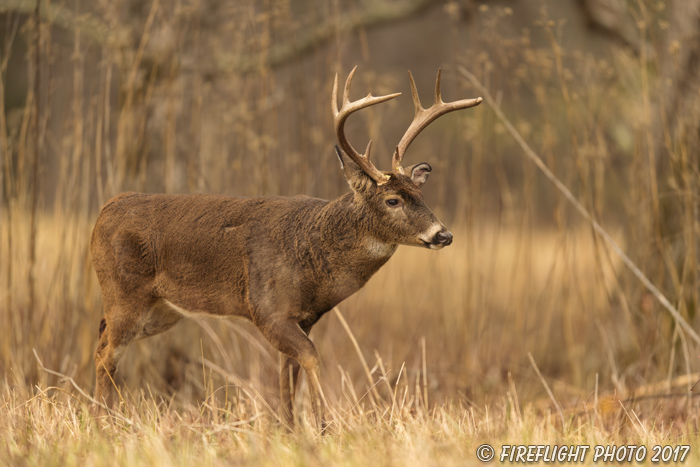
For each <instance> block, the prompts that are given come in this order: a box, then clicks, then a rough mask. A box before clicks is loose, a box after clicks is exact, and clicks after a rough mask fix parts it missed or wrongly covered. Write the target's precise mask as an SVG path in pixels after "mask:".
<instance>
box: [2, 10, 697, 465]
mask: <svg viewBox="0 0 700 467" xmlns="http://www.w3.org/2000/svg"><path fill="white" fill-rule="evenodd" d="M83 3H89V2H81V3H78V2H66V3H65V5H62V6H60V7H59V6H55V5H54V6H52V8H57V9H58V10H56V11H60V13H61V14H60V15H59V14H53V13H51V12H49V13H46V12H43V11H40V12H39V15H38V16H39V17H40V18H41V19H42V21H41V29H40V31H41V35H40V39H39V40H38V42H37V41H36V33H37V22H36V21H35V20H36V18H37V15H36V12H34V11H33V9H32V8H28V7H26V5H25V3H24V2H21V1H20V2H16V4H13V5H14V7H12V8H10V7H6V9H5V10H3V13H2V15H1V16H2V21H0V23H2V24H3V26H2V27H1V28H0V38H2V41H1V42H0V50H1V51H2V55H1V57H2V62H1V65H2V80H1V81H0V83H1V84H2V88H1V89H0V91H2V92H0V96H1V98H2V99H3V101H2V102H0V104H2V105H0V153H1V154H2V157H0V167H2V190H0V193H1V194H2V198H1V199H0V201H1V205H0V207H1V209H2V211H1V217H0V323H1V324H0V326H1V328H0V329H2V337H1V338H0V463H2V464H12V465H25V464H26V465H97V464H112V465H134V464H164V465H171V464H172V465H191V464H192V463H195V462H197V463H200V464H202V465H229V464H231V463H237V464H245V465H248V464H249V465H278V464H295V465H328V464H347V465H367V464H387V465H389V464H400V465H426V464H427V465H464V464H465V463H466V464H472V463H474V464H478V461H477V460H476V458H475V454H474V453H475V450H476V447H477V446H479V445H480V444H482V443H485V442H488V443H491V444H493V445H495V446H497V451H498V446H500V445H501V444H646V445H654V444H674V445H675V444H690V445H691V454H690V458H689V459H688V460H686V462H687V463H688V464H689V465H692V464H693V463H697V462H698V461H700V445H699V443H698V437H697V429H698V398H697V397H695V396H696V392H693V391H692V387H693V385H694V384H695V383H696V382H697V381H698V380H700V374H698V372H699V371H700V368H699V362H698V355H699V352H698V351H699V349H698V345H697V343H695V342H693V340H692V339H690V338H689V336H688V335H686V333H685V332H684V331H683V330H682V329H681V328H679V327H678V326H677V324H676V323H675V322H674V320H673V319H672V318H671V317H670V315H669V314H668V313H667V311H666V310H665V309H664V308H663V307H662V306H660V305H659V304H658V302H657V300H656V298H655V297H654V296H653V295H652V294H650V293H649V291H648V290H646V289H645V288H644V287H643V286H642V285H641V284H640V283H639V281H638V280H637V279H636V278H635V277H634V276H633V275H632V274H630V272H629V271H628V270H627V269H626V268H625V266H624V265H623V264H622V263H621V262H620V261H619V258H617V257H616V255H615V254H614V252H613V251H612V250H610V249H609V248H608V246H607V245H606V244H605V242H603V241H602V240H601V239H600V238H599V237H596V236H595V235H594V233H593V231H592V229H591V228H590V226H589V225H587V224H586V223H585V222H581V221H580V219H579V218H578V217H577V213H576V212H575V211H574V210H573V209H572V208H571V206H570V205H569V204H568V203H567V202H566V200H565V199H564V198H563V196H561V194H560V193H558V192H557V191H556V190H555V189H554V187H553V186H552V185H551V184H549V182H548V181H547V180H546V179H545V178H544V177H542V175H541V174H540V173H539V172H538V171H537V169H536V168H535V167H534V165H532V164H531V163H530V162H529V161H527V160H526V159H524V158H523V157H522V152H521V150H520V148H519V147H518V146H517V145H516V144H515V142H514V141H512V139H511V138H510V136H509V135H508V134H507V132H506V130H505V128H504V125H503V123H502V122H500V121H498V119H497V118H496V117H495V115H494V113H493V112H492V111H491V110H490V109H489V108H488V107H487V106H486V105H482V106H481V107H478V108H476V109H473V110H470V111H467V112H463V115H453V116H450V117H445V118H443V120H445V121H440V123H436V124H435V125H434V127H435V128H431V129H430V130H428V131H426V134H425V135H423V136H421V138H420V139H418V140H417V141H416V142H415V143H414V144H413V145H412V147H411V149H410V150H409V152H408V155H407V158H409V159H410V160H411V161H412V162H411V163H413V162H419V161H421V160H426V161H428V162H430V163H431V164H432V165H433V167H434V169H435V170H434V172H433V175H432V176H431V179H430V181H429V182H428V184H427V185H426V188H425V190H424V191H425V196H426V199H427V202H428V204H429V205H430V206H431V207H434V208H435V209H434V210H435V211H436V213H437V214H438V215H439V216H440V217H441V218H442V219H443V220H444V221H445V223H446V224H447V225H448V226H449V227H450V228H451V230H452V231H453V233H454V234H455V243H454V244H453V245H452V246H451V247H449V248H448V249H445V250H443V251H441V252H438V253H436V252H432V251H427V250H426V251H423V250H417V249H411V248H407V247H402V248H400V249H399V250H398V252H397V253H396V255H395V256H394V257H393V258H392V259H391V261H390V262H389V263H388V264H387V265H386V266H385V267H384V268H383V269H382V270H380V272H379V273H378V274H377V275H376V276H375V277H374V278H373V279H372V280H371V281H370V283H369V284H368V285H367V286H366V287H365V288H364V289H363V290H361V291H360V292H359V293H358V294H356V295H355V296H353V297H351V298H350V299H348V300H347V301H346V302H344V303H342V304H341V305H340V306H339V308H338V309H336V310H334V311H332V312H331V313H329V314H328V315H327V316H325V317H324V318H323V319H322V320H321V322H320V323H319V324H318V325H316V327H315V328H314V330H313V332H312V338H313V340H314V341H315V343H316V345H317V346H318V348H319V352H320V354H321V356H322V361H323V368H322V371H323V372H324V374H325V376H324V390H325V392H326V397H327V399H328V404H329V407H328V412H329V421H330V422H331V423H330V427H329V429H328V432H327V434H326V435H323V436H320V435H319V434H318V433H316V432H315V431H314V430H313V429H312V428H311V427H310V426H309V424H308V422H309V421H310V410H309V407H308V400H307V399H308V397H307V396H308V394H307V389H306V386H305V381H304V380H303V379H302V385H301V386H300V388H299V394H298V395H297V399H296V401H297V405H298V407H300V408H301V409H302V410H301V414H302V415H301V428H300V429H299V431H298V432H296V433H293V434H292V433H287V432H286V431H285V430H284V429H283V428H282V427H280V426H279V424H278V420H277V417H276V415H275V413H276V406H277V403H278V395H277V377H276V373H277V366H278V362H277V355H276V354H275V352H274V351H273V350H272V348H271V347H270V346H269V345H268V344H267V343H266V342H265V341H264V339H263V338H262V337H261V336H259V334H258V333H257V331H256V330H255V329H254V327H253V326H251V325H248V324H247V323H239V322H225V321H224V322H212V321H207V320H201V321H199V320H193V321H189V322H183V323H181V324H179V325H178V326H177V327H176V328H175V329H173V330H171V331H169V332H168V333H165V334H163V335H160V336H157V337H154V338H150V339H147V340H145V341H142V342H138V343H136V344H135V345H133V346H132V348H131V349H130V350H129V351H128V354H127V355H125V357H124V359H123V362H122V364H121V366H120V369H119V373H118V374H119V378H120V380H119V381H117V383H118V386H119V388H120V395H121V398H122V401H123V404H122V405H121V407H120V409H119V411H117V412H114V413H112V414H111V415H110V416H107V417H100V418H95V417H94V416H93V415H92V412H91V410H90V409H91V407H92V405H93V403H92V401H91V399H90V398H89V395H90V394H91V393H92V390H93V385H94V366H93V360H92V352H93V351H94V348H95V346H96V343H97V329H98V323H99V320H100V318H101V314H102V311H101V295H100V290H99V286H98V284H97V281H96V278H95V276H94V272H93V271H92V267H91V264H90V258H89V251H88V245H89V238H90V233H91V227H92V224H93V222H94V219H95V217H96V216H97V213H98V210H99V206H100V205H101V204H102V203H103V202H104V201H105V200H106V199H108V198H109V197H110V196H113V195H114V194H117V193H119V192H121V191H125V190H143V191H168V192H202V191H206V192H220V193H228V194H233V195H246V196H253V195H292V194H297V193H306V194H309V195H313V196H319V197H324V198H330V197H334V196H337V195H338V194H340V193H342V192H344V191H345V190H346V185H345V183H344V181H343V180H342V176H341V174H340V171H339V170H338V167H337V162H336V160H335V156H333V154H332V151H331V149H332V145H333V144H334V141H333V130H332V128H331V122H332V119H331V113H330V105H329V102H328V101H329V99H330V86H331V84H332V76H333V74H334V73H335V72H336V71H339V72H341V75H342V74H343V73H344V72H347V70H349V69H350V67H351V66H352V65H354V64H360V68H359V70H358V74H357V78H356V86H357V89H356V91H355V92H357V95H358V96H359V95H360V94H362V93H366V92H368V91H369V90H372V92H373V93H374V94H384V93H387V92H393V91H396V90H398V91H402V92H404V94H406V93H407V91H408V81H407V79H406V78H405V70H406V69H407V68H409V67H410V68H411V69H412V71H413V72H414V75H415V76H416V79H417V82H418V86H419V88H420V90H421V92H427V90H428V89H429V88H430V86H431V85H432V79H433V76H434V72H435V70H436V68H437V67H438V66H445V67H446V72H445V76H444V84H443V93H444V94H445V98H446V99H454V98H461V97H474V96H475V95H476V94H477V92H476V91H475V90H474V88H473V87H472V86H471V84H470V83H469V81H468V80H466V79H464V78H463V77H462V76H461V75H460V74H459V73H458V72H457V71H456V67H455V65H462V66H465V67H467V68H468V69H469V70H470V71H471V72H473V73H474V74H476V75H477V76H478V77H479V79H481V80H482V82H483V83H484V84H485V85H486V86H487V87H488V88H489V89H490V90H491V93H492V94H493V95H494V96H495V97H496V98H497V99H498V100H499V102H501V106H502V107H503V109H504V112H506V114H507V115H508V117H509V118H510V119H512V120H513V122H514V124H515V126H516V128H517V129H518V130H519V131H520V132H521V133H522V134H523V136H524V138H525V139H526V140H527V141H528V143H529V144H530V145H531V146H532V147H533V149H534V150H535V151H537V152H538V153H539V154H540V156H541V157H542V158H543V159H544V160H545V162H546V163H547V165H548V166H549V167H550V168H552V170H553V171H554V172H555V173H556V174H557V175H558V176H559V177H560V178H561V179H562V181H563V182H564V183H565V184H566V185H567V186H568V187H569V188H570V189H571V190H572V191H573V193H574V194H575V195H576V196H577V198H578V199H579V200H580V201H581V202H582V203H583V204H584V205H585V206H586V207H587V209H588V210H589V211H590V212H592V213H593V215H594V217H595V218H596V219H598V220H599V221H600V222H601V224H602V225H604V226H605V228H606V229H607V230H608V232H610V234H611V235H612V236H613V237H614V238H615V240H616V241H617V242H618V243H619V244H620V245H621V246H622V247H623V249H624V250H625V251H626V252H627V253H628V254H629V256H630V257H631V258H632V259H633V260H634V261H635V262H636V264H638V266H639V267H640V268H641V270H642V271H643V272H644V273H645V274H646V275H647V276H648V277H649V278H650V279H651V281H652V282H653V283H654V284H655V285H656V286H657V287H658V288H659V289H660V290H661V292H662V293H663V294H664V295H665V296H666V297H668V299H669V300H670V301H671V303H672V304H673V305H674V306H675V307H676V308H677V309H678V310H679V311H680V313H681V315H682V316H683V317H684V319H686V320H687V321H688V322H689V323H690V324H691V325H692V326H693V327H694V328H696V329H697V328H698V326H697V324H698V318H697V316H696V307H697V303H698V301H699V299H700V297H699V295H700V275H699V273H700V270H699V269H698V266H699V264H700V262H699V257H698V255H699V253H700V244H698V241H699V240H698V239H700V196H699V194H698V193H699V191H698V183H699V182H700V170H699V167H700V163H699V160H700V159H699V158H698V153H699V151H698V147H699V145H698V142H697V135H698V134H700V133H699V132H698V128H700V123H699V122H700V113H698V111H697V107H696V109H695V113H693V112H692V111H690V112H689V111H687V109H685V110H683V109H681V110H683V111H681V110H678V108H671V107H669V106H668V105H667V103H668V102H669V101H671V100H672V99H666V100H665V99H663V97H664V96H669V95H671V94H672V92H671V90H669V86H670V84H669V83H671V84H673V83H674V81H673V79H675V78H674V76H675V75H682V73H681V71H682V67H683V63H682V62H681V60H680V59H679V57H681V56H682V54H681V53H680V52H679V50H681V51H682V50H683V47H684V46H685V45H684V44H683V43H675V42H672V43H670V44H669V43H668V42H667V41H666V40H665V39H664V31H666V30H667V29H668V23H669V21H672V19H671V18H670V16H671V15H669V14H668V9H669V8H670V7H669V5H670V3H669V4H668V5H667V4H666V3H665V2H656V1H654V2H651V1H645V0H639V1H629V2H627V9H623V16H624V17H625V18H627V19H631V20H632V23H631V24H633V25H635V28H636V29H635V30H634V31H635V32H634V34H632V33H627V36H626V37H629V36H630V34H632V37H637V38H638V39H639V41H638V43H637V44H634V46H633V47H631V46H629V45H627V46H624V45H619V44H618V43H616V42H614V41H613V40H612V39H611V38H610V37H607V36H601V35H600V34H598V33H596V32H593V31H591V30H589V29H586V28H585V27H584V26H583V21H582V20H581V18H579V17H578V16H577V15H578V14H579V13H578V10H577V9H575V8H574V6H573V2H572V5H571V6H569V7H563V6H562V4H564V3H566V2H556V1H550V2H546V1H545V2H542V3H540V2H532V3H533V4H532V5H531V4H530V2H517V3H516V2H513V3H510V2H484V3H483V4H481V3H477V4H476V6H475V8H474V10H473V11H472V10H470V11H471V15H472V16H471V20H470V21H466V20H465V15H466V13H465V11H463V10H462V8H466V6H465V5H469V4H471V3H470V2H448V3H447V4H442V3H437V4H430V5H429V6H427V7H424V8H423V9H421V10H419V11H420V12H421V14H420V15H413V16H408V17H407V18H404V19H402V20H400V21H392V20H393V17H394V16H401V15H405V14H408V13H409V12H411V11H413V9H414V8H417V5H418V6H419V5H420V4H421V3H423V2H416V1H408V0H407V1H406V2H404V3H405V6H404V7H402V8H404V9H396V13H394V14H392V12H393V10H392V9H391V8H389V9H381V8H378V9H376V10H375V9H373V7H371V6H369V5H370V3H371V2H370V3H367V6H362V5H354V4H353V5H349V6H341V5H339V4H333V5H334V6H328V5H327V4H326V3H327V2H313V1H312V0H309V1H301V0H300V1H290V2H262V3H260V4H259V5H253V3H254V2H251V4H245V3H240V2H232V3H236V4H235V5H229V6H219V3H217V2H214V1H206V0H202V1H177V2H176V1H171V0H160V1H158V0H155V1H153V2H139V1H135V0H134V1H127V0H119V1H114V0H113V1H110V2H107V1H96V2H94V5H90V6H86V5H83ZM221 3H222V4H224V3H225V2H221ZM255 3H257V2H255ZM380 3H381V2H380ZM398 3H401V2H397V4H398ZM428 3H429V2H428ZM534 3H537V5H536V6H535V5H534ZM0 5H2V4H1V3H0ZM56 5H58V4H56ZM329 5H330V3H329ZM363 5H364V3H363ZM387 12H388V13H387ZM564 17H566V18H567V20H566V21H563V20H561V18H564ZM696 20H697V18H696ZM319 25H320V26H319ZM363 25H373V26H372V27H371V28H370V27H369V26H367V27H365V26H363ZM329 31H330V32H329ZM417 31H420V32H421V34H417V33H416V32H417ZM426 38H429V39H426ZM37 44H38V46H39V48H38V51H39V56H38V59H37V55H36V52H37V48H36V47H37ZM290 44H292V45H290ZM294 44H296V46H295V45H294ZM674 47H675V48H674ZM408 51H410V52H408ZM37 65H38V66H37ZM668 69H674V70H675V72H674V73H675V74H674V73H669V72H668V71H667V70H668ZM37 78H38V81H37ZM37 91H38V95H39V98H38V99H37V97H36V96H37ZM399 100H400V101H401V102H398V101H399ZM399 100H397V102H392V103H388V104H386V105H383V106H378V107H377V108H373V109H372V110H371V111H367V112H366V113H367V114H368V115H365V116H358V117H356V118H355V119H354V120H352V121H351V122H349V136H350V137H351V139H352V141H353V142H355V141H358V142H359V141H366V139H367V137H368V134H369V135H370V136H371V137H372V138H373V139H374V141H375V149H374V154H375V156H374V157H375V159H376V160H379V162H378V165H379V166H380V167H387V166H388V163H389V158H390V148H391V146H392V144H394V142H395V141H398V139H399V136H400V134H401V133H402V132H403V130H404V128H405V126H406V125H407V124H408V122H409V121H410V116H411V112H412V109H411V107H410V99H408V98H407V97H406V96H404V98H402V99H399ZM37 101H38V106H37ZM37 107H38V108H37ZM691 110H692V109H691ZM693 128H694V129H695V130H694V131H695V133H693ZM354 144H355V145H359V146H363V144H360V143H354ZM354 342H356V343H357V344H355V343H354ZM356 345H357V347H356ZM42 364H43V367H42V366H41V365H42ZM535 368H537V370H538V371H539V372H540V373H541V375H542V377H539V376H538V373H537V371H536V369H535ZM58 374H60V375H64V376H58ZM547 387H549V388H550V389H551V391H552V393H553V395H554V398H553V399H552V398H551V397H550V396H549V395H548V393H547Z"/></svg>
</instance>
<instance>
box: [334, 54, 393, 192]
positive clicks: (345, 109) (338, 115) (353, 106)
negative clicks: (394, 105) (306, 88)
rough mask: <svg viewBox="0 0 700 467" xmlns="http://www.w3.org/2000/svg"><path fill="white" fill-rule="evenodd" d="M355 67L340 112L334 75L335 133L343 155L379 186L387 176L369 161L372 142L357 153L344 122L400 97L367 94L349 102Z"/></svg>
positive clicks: (384, 181)
mask: <svg viewBox="0 0 700 467" xmlns="http://www.w3.org/2000/svg"><path fill="white" fill-rule="evenodd" d="M355 70H357V67H355V68H353V69H352V71H351V72H350V74H349V75H348V79H347V80H346V81H345V89H344V90H343V104H342V107H341V108H340V110H338V74H337V73H336V75H335V80H334V82H333V94H332V99H333V103H332V110H333V117H334V119H335V132H336V135H337V137H338V144H340V147H341V148H342V149H343V151H345V153H346V154H347V155H348V157H350V159H352V160H353V161H354V162H355V163H356V164H357V165H358V166H360V168H361V169H362V171H363V172H365V173H366V174H367V175H369V176H370V177H371V178H372V179H373V180H374V181H375V182H377V184H379V185H381V184H384V183H386V181H387V180H388V175H386V174H385V173H383V172H381V171H380V170H379V169H377V168H376V167H375V166H374V165H373V164H372V163H371V162H370V160H369V157H370V150H371V149H372V141H370V142H369V144H367V150H366V151H365V154H360V153H358V152H357V151H356V150H355V148H353V147H352V145H351V144H350V142H349V141H348V140H347V138H346V137H345V121H346V120H347V118H348V117H349V116H350V114H352V113H353V112H356V111H358V110H360V109H364V108H365V107H369V106H371V105H375V104H379V103H381V102H385V101H388V100H389V99H393V98H394V97H396V96H399V95H401V93H400V92H398V93H395V94H388V95H386V96H376V97H375V96H372V93H369V94H367V96H366V97H363V98H362V99H359V100H357V101H355V102H351V101H350V84H351V83H352V77H353V75H354V74H355Z"/></svg>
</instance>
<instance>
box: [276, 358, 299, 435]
mask: <svg viewBox="0 0 700 467" xmlns="http://www.w3.org/2000/svg"><path fill="white" fill-rule="evenodd" d="M300 368H301V365H299V362H297V361H296V360H295V359H293V358H292V357H290V356H289V355H287V354H284V353H282V352H280V416H281V417H282V420H283V421H284V422H285V423H286V424H287V425H288V426H289V427H290V428H294V394H295V390H296V386H297V381H298V379H299V378H298V376H299V369H300Z"/></svg>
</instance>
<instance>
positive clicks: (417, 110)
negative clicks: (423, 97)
mask: <svg viewBox="0 0 700 467" xmlns="http://www.w3.org/2000/svg"><path fill="white" fill-rule="evenodd" d="M408 79H409V81H410V82H411V97H412V98H413V108H414V109H415V115H418V114H419V113H420V112H421V111H422V110H423V106H422V105H421V103H420V96H419V95H418V89H416V82H415V81H414V80H413V74H411V70H408Z"/></svg>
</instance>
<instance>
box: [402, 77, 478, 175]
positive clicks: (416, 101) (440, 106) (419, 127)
mask: <svg viewBox="0 0 700 467" xmlns="http://www.w3.org/2000/svg"><path fill="white" fill-rule="evenodd" d="M441 76H442V70H440V69H438V72H437V78H436V80H435V101H434V103H433V105H432V106H430V108H428V109H424V108H423V106H422V105H421V103H420V97H419V96H418V91H417V89H416V83H415V81H414V80H413V75H412V74H411V72H410V71H409V72H408V78H409V80H410V82H411V95H412V96H413V106H414V107H415V115H414V116H413V121H412V122H411V125H410V126H409V127H408V130H406V133H405V134H404V135H403V137H402V138H401V141H399V144H398V145H397V146H396V150H395V151H394V156H393V157H392V166H393V170H394V172H396V173H403V168H402V167H401V161H402V160H403V156H404V154H405V153H406V149H408V146H409V145H410V144H411V142H413V140H414V139H415V138H416V136H418V133H420V132H421V131H423V129H424V128H425V127H426V126H428V125H429V124H430V123H432V122H433V121H435V120H436V119H437V118H439V117H441V116H443V115H445V114H446V113H449V112H454V111H455V110H462V109H468V108H470V107H474V106H476V105H479V104H481V101H482V99H481V97H477V98H476V99H462V100H459V101H454V102H443V101H442V95H441V84H440V78H441Z"/></svg>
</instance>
